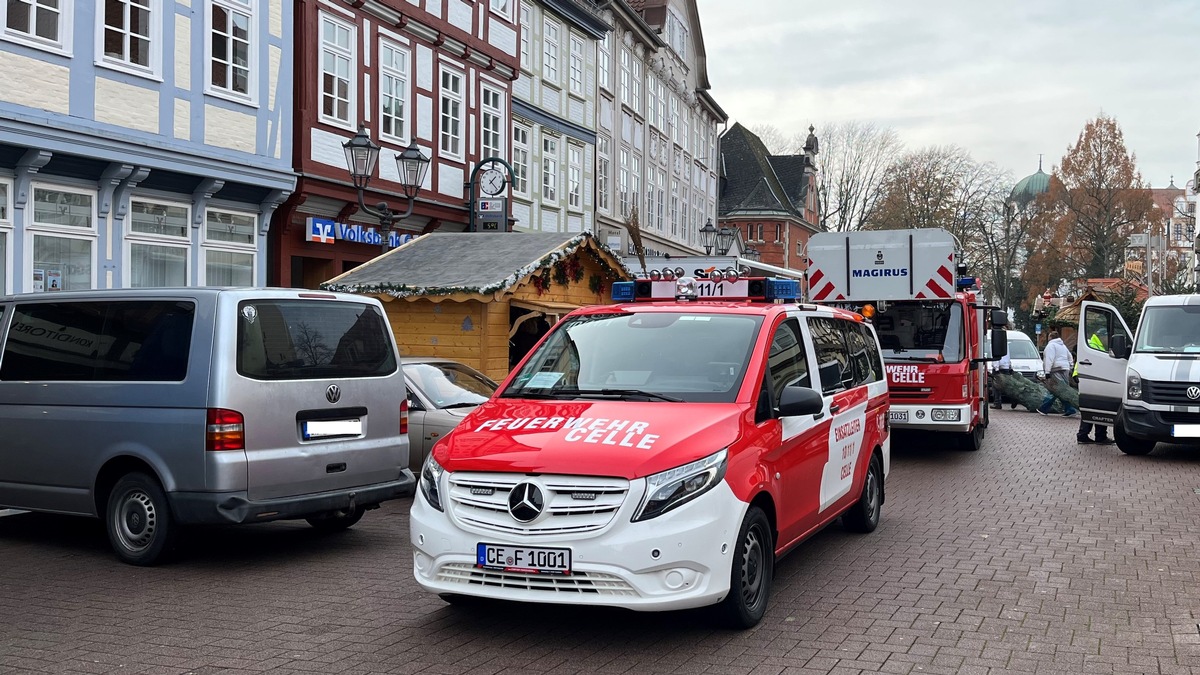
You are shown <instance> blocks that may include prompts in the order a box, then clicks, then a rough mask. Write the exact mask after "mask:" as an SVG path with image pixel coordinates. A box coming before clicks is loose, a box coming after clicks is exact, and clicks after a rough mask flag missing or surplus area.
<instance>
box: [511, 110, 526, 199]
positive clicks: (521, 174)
mask: <svg viewBox="0 0 1200 675" xmlns="http://www.w3.org/2000/svg"><path fill="white" fill-rule="evenodd" d="M512 148H513V149H512V169H513V185H512V188H513V192H515V193H517V194H522V195H528V194H529V127H527V126H525V125H524V124H516V123H514V124H513V144H512Z"/></svg>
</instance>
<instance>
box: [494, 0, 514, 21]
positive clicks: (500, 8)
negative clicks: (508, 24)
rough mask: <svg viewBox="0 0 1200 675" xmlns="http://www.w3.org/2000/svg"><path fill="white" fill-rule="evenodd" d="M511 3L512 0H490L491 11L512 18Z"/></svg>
mask: <svg viewBox="0 0 1200 675" xmlns="http://www.w3.org/2000/svg"><path fill="white" fill-rule="evenodd" d="M512 3H513V0H492V11H493V12H495V13H497V14H499V15H500V16H502V17H504V18H506V19H509V20H512Z"/></svg>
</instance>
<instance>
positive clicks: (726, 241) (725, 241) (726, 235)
mask: <svg viewBox="0 0 1200 675" xmlns="http://www.w3.org/2000/svg"><path fill="white" fill-rule="evenodd" d="M733 236H734V235H733V228H731V227H726V226H725V225H722V226H721V229H719V230H717V255H729V249H730V248H732V247H733Z"/></svg>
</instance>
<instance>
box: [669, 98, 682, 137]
mask: <svg viewBox="0 0 1200 675" xmlns="http://www.w3.org/2000/svg"><path fill="white" fill-rule="evenodd" d="M668 95H669V96H670V97H671V140H672V141H674V142H675V145H682V142H681V141H680V140H679V97H678V96H676V95H674V94H668Z"/></svg>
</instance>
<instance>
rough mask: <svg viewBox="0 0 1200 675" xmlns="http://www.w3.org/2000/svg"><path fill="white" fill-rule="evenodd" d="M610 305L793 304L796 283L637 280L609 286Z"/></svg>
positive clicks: (797, 289) (741, 279) (716, 278)
mask: <svg viewBox="0 0 1200 675" xmlns="http://www.w3.org/2000/svg"><path fill="white" fill-rule="evenodd" d="M612 293H613V296H612V297H613V301H614V302H650V301H656V300H657V301H663V300H749V301H751V302H795V301H796V300H797V299H798V298H799V297H800V282H799V281H797V280H795V279H772V278H766V277H737V276H734V278H733V279H729V278H728V277H726V278H721V277H719V276H714V277H713V278H710V279H697V278H694V277H681V278H678V279H671V280H666V279H661V278H660V279H655V278H654V277H653V276H652V277H651V278H649V279H639V280H637V281H618V282H616V283H614V284H613V285H612Z"/></svg>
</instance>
